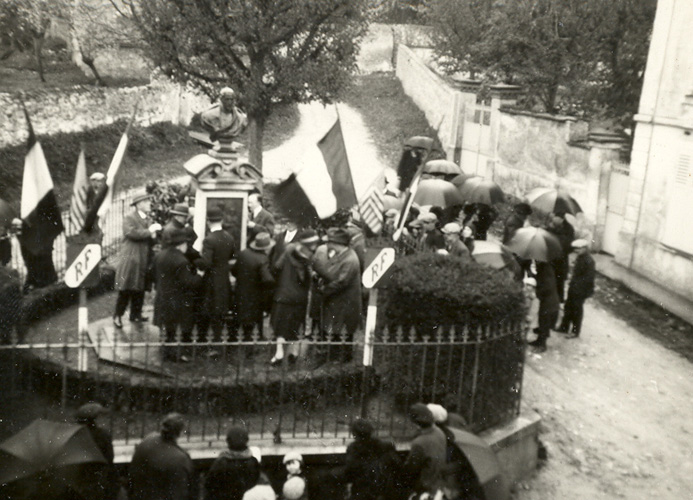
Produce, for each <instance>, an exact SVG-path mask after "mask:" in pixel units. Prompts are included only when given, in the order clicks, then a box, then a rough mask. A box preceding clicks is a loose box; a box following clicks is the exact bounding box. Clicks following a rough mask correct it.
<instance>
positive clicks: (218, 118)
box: [200, 87, 248, 149]
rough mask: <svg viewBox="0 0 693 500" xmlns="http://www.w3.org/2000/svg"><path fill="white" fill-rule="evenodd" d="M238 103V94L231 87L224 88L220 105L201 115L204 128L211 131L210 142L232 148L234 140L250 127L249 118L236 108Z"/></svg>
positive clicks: (220, 97)
mask: <svg viewBox="0 0 693 500" xmlns="http://www.w3.org/2000/svg"><path fill="white" fill-rule="evenodd" d="M236 101H237V96H236V92H234V90H233V89H232V88H230V87H224V88H223V89H221V93H220V96H219V103H217V104H215V105H214V106H212V107H211V108H209V109H208V110H207V111H205V112H203V113H202V114H201V115H200V121H201V122H202V126H203V127H204V128H205V129H206V130H208V131H209V138H210V140H212V141H213V142H216V141H219V144H220V146H222V148H224V146H225V147H226V148H229V147H231V143H232V142H233V139H234V138H236V137H237V136H238V135H240V134H241V133H243V131H244V130H245V128H246V126H247V125H248V117H247V116H246V114H245V113H243V112H242V111H241V110H240V109H239V108H238V107H237V106H236ZM215 149H216V148H215Z"/></svg>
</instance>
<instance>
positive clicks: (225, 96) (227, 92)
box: [219, 87, 238, 113]
mask: <svg viewBox="0 0 693 500" xmlns="http://www.w3.org/2000/svg"><path fill="white" fill-rule="evenodd" d="M237 100H238V98H237V96H236V92H235V91H234V90H233V89H232V88H231V87H224V88H223V89H221V92H220V93H219V101H220V102H221V106H222V107H223V108H224V111H226V112H227V113H228V112H231V111H232V110H233V108H234V107H235V106H236V101H237Z"/></svg>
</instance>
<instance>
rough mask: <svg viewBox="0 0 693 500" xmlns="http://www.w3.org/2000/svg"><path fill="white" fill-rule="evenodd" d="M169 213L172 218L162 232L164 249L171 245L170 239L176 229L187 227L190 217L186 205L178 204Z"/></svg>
mask: <svg viewBox="0 0 693 500" xmlns="http://www.w3.org/2000/svg"><path fill="white" fill-rule="evenodd" d="M168 213H169V215H170V218H169V220H168V222H167V223H166V225H164V229H163V230H162V231H161V246H162V247H163V248H166V247H167V246H169V245H170V244H171V241H170V238H171V233H172V232H173V231H175V230H176V229H183V228H185V226H186V225H187V222H188V216H189V209H188V205H186V204H185V203H176V204H175V205H174V206H173V208H172V209H171V210H169V212H168Z"/></svg>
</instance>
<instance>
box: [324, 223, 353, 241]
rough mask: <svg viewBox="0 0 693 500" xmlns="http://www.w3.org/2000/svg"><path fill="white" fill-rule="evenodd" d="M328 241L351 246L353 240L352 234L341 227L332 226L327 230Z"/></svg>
mask: <svg viewBox="0 0 693 500" xmlns="http://www.w3.org/2000/svg"><path fill="white" fill-rule="evenodd" d="M327 241H329V242H331V243H337V244H339V245H344V246H349V242H350V241H351V236H349V233H348V232H347V231H346V229H342V228H341V227H332V228H330V229H328V230H327Z"/></svg>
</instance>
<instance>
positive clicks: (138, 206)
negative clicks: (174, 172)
mask: <svg viewBox="0 0 693 500" xmlns="http://www.w3.org/2000/svg"><path fill="white" fill-rule="evenodd" d="M132 206H133V207H134V208H135V210H133V212H132V213H130V214H128V215H126V216H125V218H124V219H123V246H122V248H121V250H120V255H119V260H118V266H117V267H116V276H115V288H116V290H118V299H117V300H116V306H115V312H114V313H113V324H114V325H115V326H116V328H122V327H123V322H122V316H123V314H124V313H125V309H127V307H128V304H130V321H137V322H140V321H147V320H148V318H145V317H143V316H142V305H143V304H144V292H145V289H146V284H145V282H146V277H147V272H148V270H149V264H150V262H149V258H150V248H151V246H152V245H153V243H154V238H155V237H156V232H157V231H160V230H161V225H160V224H158V223H155V222H152V220H151V219H150V218H149V211H150V210H151V195H148V194H144V195H139V196H137V197H136V198H135V199H134V200H133V202H132Z"/></svg>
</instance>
